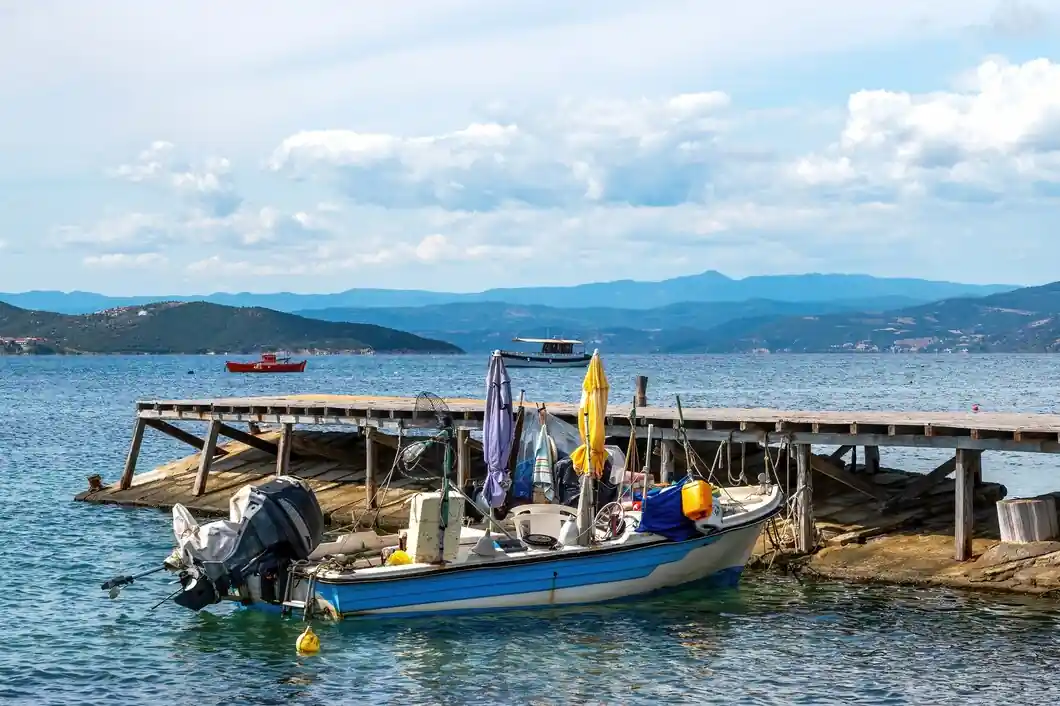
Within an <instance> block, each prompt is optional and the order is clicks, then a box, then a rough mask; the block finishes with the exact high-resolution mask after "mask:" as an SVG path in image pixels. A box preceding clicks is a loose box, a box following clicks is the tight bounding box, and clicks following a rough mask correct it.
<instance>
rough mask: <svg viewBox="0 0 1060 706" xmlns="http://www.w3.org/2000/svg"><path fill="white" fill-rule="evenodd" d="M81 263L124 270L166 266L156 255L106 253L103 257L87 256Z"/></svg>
mask: <svg viewBox="0 0 1060 706" xmlns="http://www.w3.org/2000/svg"><path fill="white" fill-rule="evenodd" d="M82 262H84V264H85V265H86V266H88V267H103V268H108V269H119V268H122V269H125V268H137V267H158V266H160V265H164V264H166V262H167V260H166V258H165V257H164V256H162V255H160V254H158V253H106V254H104V255H89V256H87V257H85V258H84V259H83V260H82Z"/></svg>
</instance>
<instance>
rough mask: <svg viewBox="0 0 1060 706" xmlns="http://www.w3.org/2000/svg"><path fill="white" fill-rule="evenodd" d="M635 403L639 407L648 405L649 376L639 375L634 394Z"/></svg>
mask: <svg viewBox="0 0 1060 706" xmlns="http://www.w3.org/2000/svg"><path fill="white" fill-rule="evenodd" d="M633 404H634V405H635V406H637V407H647V406H648V376H647V375H638V376H637V389H636V392H635V393H634V394H633Z"/></svg>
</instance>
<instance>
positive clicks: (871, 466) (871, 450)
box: [865, 446, 880, 475]
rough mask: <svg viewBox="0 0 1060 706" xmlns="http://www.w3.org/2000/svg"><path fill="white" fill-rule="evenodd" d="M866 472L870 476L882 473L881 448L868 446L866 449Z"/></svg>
mask: <svg viewBox="0 0 1060 706" xmlns="http://www.w3.org/2000/svg"><path fill="white" fill-rule="evenodd" d="M865 472H866V473H868V474H870V475H871V474H874V473H879V472H880V447H879V446H866V447H865Z"/></svg>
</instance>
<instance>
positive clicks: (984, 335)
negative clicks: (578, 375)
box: [667, 282, 1060, 353]
mask: <svg viewBox="0 0 1060 706" xmlns="http://www.w3.org/2000/svg"><path fill="white" fill-rule="evenodd" d="M755 349H766V350H769V351H773V352H805V353H818V352H831V351H923V352H936V351H968V352H995V353H1056V352H1060V282H1053V283H1052V284H1047V285H1043V286H1041V287H1026V288H1023V289H1017V290H1014V291H1010V292H1004V293H1000V294H993V295H990V296H986V297H977V298H969V297H962V298H955V299H946V300H943V301H938V302H933V303H930V304H922V305H918V306H911V307H904V308H900V309H895V310H891V311H886V312H882V313H878V314H873V313H864V312H861V313H835V314H825V315H801V316H782V317H755V318H746V319H737V320H731V321H728V322H725V323H723V324H720V325H719V326H717V327H715V328H713V329H711V330H710V331H707V332H706V333H705V334H702V335H700V334H693V335H692V336H690V337H689V338H688V339H686V340H684V341H677V342H673V343H672V344H671V345H670V346H669V347H668V348H667V351H668V352H674V353H692V352H700V353H731V352H744V351H751V350H755Z"/></svg>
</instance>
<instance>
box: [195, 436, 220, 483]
mask: <svg viewBox="0 0 1060 706" xmlns="http://www.w3.org/2000/svg"><path fill="white" fill-rule="evenodd" d="M220 431H221V422H220V420H217V419H215V420H213V421H212V422H210V430H209V431H208V432H207V433H206V443H204V444H203V446H202V452H200V454H199V472H198V473H196V474H195V486H194V487H193V488H192V492H193V494H194V495H195V497H198V496H200V495H202V494H203V493H205V492H206V478H207V476H209V474H210V464H211V463H213V457H214V456H216V455H217V435H218V434H219V433H220Z"/></svg>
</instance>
